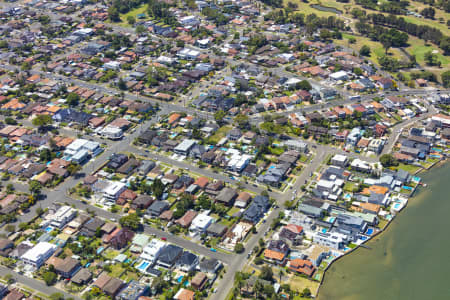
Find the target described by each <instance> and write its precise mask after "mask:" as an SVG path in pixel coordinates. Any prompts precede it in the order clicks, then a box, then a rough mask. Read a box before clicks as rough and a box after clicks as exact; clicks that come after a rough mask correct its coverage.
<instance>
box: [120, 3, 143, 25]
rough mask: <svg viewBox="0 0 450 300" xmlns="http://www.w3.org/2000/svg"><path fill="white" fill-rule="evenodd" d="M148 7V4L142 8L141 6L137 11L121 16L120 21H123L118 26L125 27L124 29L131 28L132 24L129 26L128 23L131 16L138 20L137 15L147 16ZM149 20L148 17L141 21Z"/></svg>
mask: <svg viewBox="0 0 450 300" xmlns="http://www.w3.org/2000/svg"><path fill="white" fill-rule="evenodd" d="M147 7H148V4H143V5H141V6H139V7H138V8H136V9H133V10H130V11H129V12H127V13H126V14H121V15H120V19H121V20H122V22H119V23H117V25H120V26H123V27H131V25H130V24H128V22H127V18H128V17H129V16H132V17H134V18H135V19H136V20H137V15H139V14H146V15H147ZM147 19H149V18H148V17H146V18H144V19H141V20H147Z"/></svg>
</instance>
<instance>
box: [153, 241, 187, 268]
mask: <svg viewBox="0 0 450 300" xmlns="http://www.w3.org/2000/svg"><path fill="white" fill-rule="evenodd" d="M182 254H183V248H181V247H178V246H175V245H168V246H167V247H164V249H162V251H161V253H160V254H159V256H158V260H157V264H158V266H161V267H163V268H171V267H172V266H173V265H174V264H175V262H176V261H177V260H178V259H179V258H180V256H181V255H182Z"/></svg>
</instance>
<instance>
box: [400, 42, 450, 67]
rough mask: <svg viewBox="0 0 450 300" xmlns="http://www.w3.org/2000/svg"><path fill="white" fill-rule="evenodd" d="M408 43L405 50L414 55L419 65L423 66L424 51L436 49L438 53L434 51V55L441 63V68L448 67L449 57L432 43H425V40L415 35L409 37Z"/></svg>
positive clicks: (449, 63)
mask: <svg viewBox="0 0 450 300" xmlns="http://www.w3.org/2000/svg"><path fill="white" fill-rule="evenodd" d="M408 43H409V44H410V46H409V47H407V48H406V49H405V50H406V51H407V52H408V53H409V54H411V55H415V56H416V60H417V62H418V63H419V64H420V65H421V66H424V67H426V66H425V60H424V56H425V53H426V52H428V51H434V50H438V51H439V53H436V55H437V56H438V59H439V61H440V62H441V64H442V68H443V69H444V68H448V67H449V66H450V57H448V56H444V55H443V54H442V51H441V49H439V48H438V47H436V46H434V45H425V42H424V41H422V40H420V39H418V38H416V37H412V36H410V37H409V41H408Z"/></svg>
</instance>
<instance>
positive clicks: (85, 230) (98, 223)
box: [80, 217, 105, 237]
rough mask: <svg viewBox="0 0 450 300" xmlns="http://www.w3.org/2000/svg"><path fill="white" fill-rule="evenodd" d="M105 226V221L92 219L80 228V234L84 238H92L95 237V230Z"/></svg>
mask: <svg viewBox="0 0 450 300" xmlns="http://www.w3.org/2000/svg"><path fill="white" fill-rule="evenodd" d="M104 224H105V221H103V220H102V219H100V218H97V217H95V218H92V219H90V220H89V221H87V222H86V223H84V225H83V226H82V228H81V230H80V234H81V235H84V236H86V237H93V236H95V233H96V232H97V229H99V228H101V227H102V226H103V225H104Z"/></svg>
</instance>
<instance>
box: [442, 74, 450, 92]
mask: <svg viewBox="0 0 450 300" xmlns="http://www.w3.org/2000/svg"><path fill="white" fill-rule="evenodd" d="M441 79H442V85H443V86H444V87H446V88H449V87H450V71H445V72H444V73H442V74H441Z"/></svg>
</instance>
